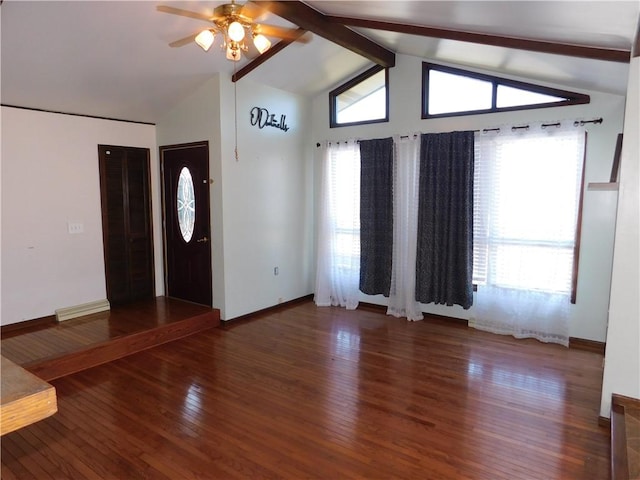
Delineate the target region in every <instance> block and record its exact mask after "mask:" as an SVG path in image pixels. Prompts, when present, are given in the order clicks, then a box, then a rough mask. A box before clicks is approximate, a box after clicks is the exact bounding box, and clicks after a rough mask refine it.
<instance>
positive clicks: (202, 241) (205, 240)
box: [196, 237, 209, 243]
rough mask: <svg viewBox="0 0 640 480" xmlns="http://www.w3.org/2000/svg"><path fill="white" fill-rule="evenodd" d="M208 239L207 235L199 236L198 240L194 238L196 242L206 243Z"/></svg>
mask: <svg viewBox="0 0 640 480" xmlns="http://www.w3.org/2000/svg"><path fill="white" fill-rule="evenodd" d="M208 241H209V239H208V238H207V237H202V238H199V239H198V240H196V242H198V243H207V242H208Z"/></svg>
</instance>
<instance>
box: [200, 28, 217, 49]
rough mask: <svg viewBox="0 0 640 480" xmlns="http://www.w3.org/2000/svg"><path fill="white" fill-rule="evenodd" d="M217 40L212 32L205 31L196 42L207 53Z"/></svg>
mask: <svg viewBox="0 0 640 480" xmlns="http://www.w3.org/2000/svg"><path fill="white" fill-rule="evenodd" d="M214 40H215V35H214V34H213V32H212V31H211V30H203V31H201V32H200V33H199V34H198V35H196V38H195V42H196V43H197V44H198V46H200V48H202V49H203V50H204V51H205V52H208V51H209V49H210V48H211V45H213V41H214Z"/></svg>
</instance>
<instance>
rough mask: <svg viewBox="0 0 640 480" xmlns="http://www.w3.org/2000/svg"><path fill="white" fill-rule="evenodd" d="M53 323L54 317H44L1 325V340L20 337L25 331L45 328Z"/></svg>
mask: <svg viewBox="0 0 640 480" xmlns="http://www.w3.org/2000/svg"><path fill="white" fill-rule="evenodd" d="M53 323H56V316H55V315H48V316H46V317H40V318H34V319H31V320H23V321H22V322H16V323H10V324H8V325H2V326H1V327H0V335H1V336H2V338H9V337H13V336H15V335H20V334H21V333H24V332H25V331H26V330H29V331H32V330H39V329H42V328H47V327H48V326H50V325H51V324H53Z"/></svg>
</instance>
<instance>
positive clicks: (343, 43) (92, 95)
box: [0, 0, 640, 122]
mask: <svg viewBox="0 0 640 480" xmlns="http://www.w3.org/2000/svg"><path fill="white" fill-rule="evenodd" d="M222 3H226V2H222V1H213V2H212V1H207V2H202V1H179V2H176V1H169V2H162V1H160V0H154V1H42V2H39V1H20V0H5V1H4V2H3V3H2V6H1V7H0V17H1V44H0V47H1V52H0V53H1V57H0V58H1V83H0V94H1V101H2V104H4V105H15V106H22V107H30V108H39V109H45V110H53V111H62V112H68V113H78V114H85V115H95V116H101V117H109V118H119V119H125V120H134V121H145V122H155V121H157V120H158V118H159V117H160V116H161V115H162V113H163V112H164V111H166V110H167V109H168V108H170V107H171V106H172V105H174V104H175V103H177V102H178V101H180V99H182V98H183V97H185V96H187V95H188V94H189V92H191V91H192V90H193V89H194V88H197V87H198V86H199V85H201V84H202V83H204V82H205V81H206V80H207V79H208V78H210V77H211V75H213V74H215V73H217V72H223V73H225V74H228V75H233V74H234V68H235V69H236V70H235V73H236V77H240V76H241V77H242V78H241V79H240V80H239V81H240V82H242V81H243V80H244V79H245V78H246V79H250V80H252V81H255V82H260V83H264V84H266V85H271V86H273V87H276V88H280V89H283V90H287V91H291V92H294V93H298V94H301V95H308V96H312V95H316V94H318V93H320V92H322V91H324V90H327V89H330V88H332V87H334V86H336V85H338V84H340V83H341V82H343V81H344V80H345V79H347V78H349V77H350V76H352V75H354V74H355V73H358V72H360V71H362V70H364V69H366V68H367V67H369V66H370V65H371V64H372V62H378V63H384V62H385V61H389V59H390V58H392V57H393V54H407V55H414V56H417V57H420V58H424V59H426V60H430V61H433V62H436V63H437V62H440V63H444V64H451V65H460V66H463V67H464V66H466V67H469V68H472V69H473V68H475V69H482V70H488V71H492V72H499V73H501V74H503V75H507V76H518V77H525V78H528V79H531V80H535V81H539V82H541V83H552V84H558V85H561V86H565V87H567V88H573V89H587V90H596V91H603V92H609V93H615V94H620V95H624V93H625V89H626V83H627V74H628V61H627V60H628V58H629V52H630V51H631V48H632V44H633V42H634V38H635V37H636V34H637V30H638V19H639V14H640V3H639V2H637V1H615V0H614V1H553V0H549V1H544V2H542V1H512V2H511V1H483V0H480V1H416V0H409V1H401V0H393V1H391V0H389V1H362V0H359V1H327V0H309V1H306V2H304V3H301V2H265V1H256V3H258V4H260V5H261V6H263V7H265V9H266V11H265V13H264V14H263V15H262V17H261V18H260V19H259V20H260V21H264V22H266V23H270V24H273V25H279V26H285V27H297V26H300V27H302V28H305V29H306V30H309V31H311V32H314V33H312V34H311V40H310V41H309V42H308V43H292V44H291V45H288V46H286V47H285V48H282V49H281V50H280V51H279V52H277V53H275V54H273V52H272V54H270V55H269V57H270V58H268V59H267V60H266V61H262V59H260V57H258V61H256V63H254V64H251V60H247V59H243V60H242V61H241V62H239V63H238V64H234V63H233V62H230V61H228V60H226V59H225V57H224V54H223V53H222V52H220V51H219V50H218V48H216V46H214V47H213V48H212V49H211V50H210V51H209V52H204V51H202V50H201V49H200V48H199V47H198V46H196V45H195V44H189V45H186V46H184V47H181V48H170V47H169V46H168V43H169V42H171V41H173V40H176V39H179V38H182V37H185V36H187V35H190V34H192V33H194V32H196V31H198V29H200V28H202V27H204V26H206V25H205V24H204V23H203V22H202V21H200V20H197V19H193V18H187V17H180V16H175V15H167V14H165V13H161V12H158V11H157V10H156V7H157V5H161V4H162V5H169V6H174V7H178V8H181V9H186V10H192V11H194V12H200V13H205V14H210V13H211V12H212V11H213V8H214V7H216V6H218V5H220V4H222ZM276 14H277V15H276ZM385 52H388V53H385ZM267 53H269V52H267ZM385 59H386V60H385ZM248 65H250V66H248ZM249 70H250V71H249ZM246 72H248V73H246Z"/></svg>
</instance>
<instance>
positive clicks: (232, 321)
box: [220, 293, 313, 328]
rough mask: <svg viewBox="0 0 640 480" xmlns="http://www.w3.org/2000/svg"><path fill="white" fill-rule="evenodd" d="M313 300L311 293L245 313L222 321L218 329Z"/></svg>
mask: <svg viewBox="0 0 640 480" xmlns="http://www.w3.org/2000/svg"><path fill="white" fill-rule="evenodd" d="M312 300H313V293H310V294H309V295H305V296H303V297H299V298H294V299H293V300H289V301H286V302H282V303H278V304H277V305H273V306H271V307H267V308H263V309H262V310H258V311H256V312H252V313H247V314H246V315H241V316H239V317H234V318H230V319H228V320H223V321H222V322H220V327H221V328H225V327H227V328H228V327H232V326H235V325H238V324H239V323H243V322H246V321H248V320H254V319H256V318H258V317H263V316H265V315H268V314H270V313H273V312H277V311H279V310H284V309H286V308H289V307H292V306H293V305H297V304H299V303H306V302H310V301H312Z"/></svg>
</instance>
